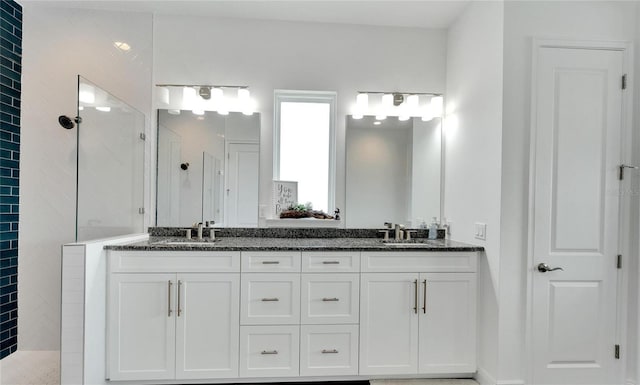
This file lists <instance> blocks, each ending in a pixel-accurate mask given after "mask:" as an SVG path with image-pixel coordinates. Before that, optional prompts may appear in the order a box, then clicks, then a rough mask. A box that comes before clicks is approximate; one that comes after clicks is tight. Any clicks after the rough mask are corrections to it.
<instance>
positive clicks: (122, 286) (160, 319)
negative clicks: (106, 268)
mask: <svg viewBox="0 0 640 385" xmlns="http://www.w3.org/2000/svg"><path fill="white" fill-rule="evenodd" d="M175 306H176V276H175V274H112V275H111V280H110V286H109V310H108V312H109V314H108V319H109V323H108V328H109V331H108V343H109V345H108V349H109V378H110V379H111V380H167V379H173V378H174V377H175V322H176V319H175V315H174V311H175Z"/></svg>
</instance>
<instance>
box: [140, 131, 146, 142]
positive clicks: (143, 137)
mask: <svg viewBox="0 0 640 385" xmlns="http://www.w3.org/2000/svg"><path fill="white" fill-rule="evenodd" d="M140 139H142V140H147V135H146V134H145V133H144V132H141V133H140Z"/></svg>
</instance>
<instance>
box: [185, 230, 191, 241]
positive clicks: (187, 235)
mask: <svg viewBox="0 0 640 385" xmlns="http://www.w3.org/2000/svg"><path fill="white" fill-rule="evenodd" d="M184 233H185V234H184V235H185V237H186V238H187V239H191V229H184Z"/></svg>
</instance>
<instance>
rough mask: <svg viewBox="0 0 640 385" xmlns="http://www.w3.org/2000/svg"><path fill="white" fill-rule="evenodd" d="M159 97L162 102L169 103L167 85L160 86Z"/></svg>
mask: <svg viewBox="0 0 640 385" xmlns="http://www.w3.org/2000/svg"><path fill="white" fill-rule="evenodd" d="M158 93H159V94H160V95H159V99H160V102H161V103H162V104H165V105H168V104H169V89H168V88H167V87H160V88H159V89H158Z"/></svg>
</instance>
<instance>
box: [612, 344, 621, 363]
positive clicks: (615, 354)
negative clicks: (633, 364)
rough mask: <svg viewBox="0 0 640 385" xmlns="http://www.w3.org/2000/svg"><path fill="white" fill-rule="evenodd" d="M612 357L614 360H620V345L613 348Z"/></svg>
mask: <svg viewBox="0 0 640 385" xmlns="http://www.w3.org/2000/svg"><path fill="white" fill-rule="evenodd" d="M613 355H614V357H615V358H616V360H619V359H620V345H616V346H615V348H614V354H613Z"/></svg>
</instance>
